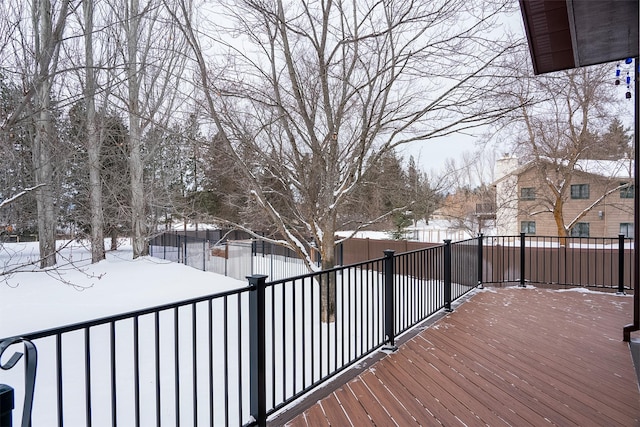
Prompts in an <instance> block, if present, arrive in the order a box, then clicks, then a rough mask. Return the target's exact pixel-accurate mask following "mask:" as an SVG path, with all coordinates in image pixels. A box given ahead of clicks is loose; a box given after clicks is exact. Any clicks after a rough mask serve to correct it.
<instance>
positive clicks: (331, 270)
mask: <svg viewBox="0 0 640 427" xmlns="http://www.w3.org/2000/svg"><path fill="white" fill-rule="evenodd" d="M383 260H384V257H380V258H374V259H370V260H367V261H360V262H355V263H353V264H347V265H338V266H335V267H333V268H329V269H327V270H320V271H312V272H309V273H305V274H300V275H298V276H292V277H287V278H285V279H279V280H273V281H268V282H267V283H266V285H267V286H272V285H279V284H282V283H288V282H293V281H297V280H304V279H308V278H310V277H315V276H321V275H323V274H331V273H335V272H338V271H344V270H347V269H350V268H358V267H363V266H365V265H369V264H375V263H379V262H382V261H383Z"/></svg>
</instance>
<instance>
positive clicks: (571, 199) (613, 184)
mask: <svg viewBox="0 0 640 427" xmlns="http://www.w3.org/2000/svg"><path fill="white" fill-rule="evenodd" d="M540 162H542V160H541V161H537V162H527V163H524V164H519V163H518V159H517V158H515V157H509V156H505V157H503V158H502V159H499V160H498V161H497V163H496V171H495V175H496V177H497V180H496V182H495V183H494V185H495V187H496V205H497V209H496V228H497V234H498V235H517V234H519V233H521V232H522V233H527V234H531V235H540V236H556V235H558V228H557V225H556V221H555V219H554V215H553V206H554V204H555V200H556V197H555V195H554V194H553V191H552V189H551V188H550V187H549V185H548V184H547V183H546V182H547V181H551V182H555V183H556V188H559V187H560V186H564V187H565V191H564V194H563V196H562V198H561V200H562V204H563V206H562V212H563V215H564V223H565V226H566V227H568V228H570V229H569V235H570V236H574V237H614V236H617V235H618V234H623V235H625V236H626V237H633V229H634V226H633V206H634V184H633V182H634V178H633V167H634V165H633V160H630V159H620V160H586V159H583V160H579V161H578V162H577V163H576V164H575V166H574V167H573V169H572V172H571V174H570V178H569V179H570V182H566V183H565V182H563V181H562V177H561V175H560V174H555V172H554V171H555V166H556V165H558V164H561V162H559V161H557V160H555V161H552V160H548V161H544V162H545V163H546V165H543V164H541V163H540ZM544 171H546V173H545V172H544ZM554 174H555V175H556V176H554ZM579 216H581V218H579V219H578V220H577V221H575V223H574V224H572V222H573V221H574V220H575V219H576V218H578V217H579Z"/></svg>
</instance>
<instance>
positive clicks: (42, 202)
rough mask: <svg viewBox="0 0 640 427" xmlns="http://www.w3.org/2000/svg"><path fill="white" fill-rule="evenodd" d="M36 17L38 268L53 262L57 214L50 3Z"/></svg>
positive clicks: (42, 1) (34, 156)
mask: <svg viewBox="0 0 640 427" xmlns="http://www.w3.org/2000/svg"><path fill="white" fill-rule="evenodd" d="M34 13H35V14H36V16H37V18H38V20H37V21H35V20H34V31H35V37H36V49H35V51H36V54H37V55H38V57H37V64H36V65H37V67H38V78H39V81H38V82H37V83H35V84H36V85H37V87H36V94H35V110H36V111H37V113H36V116H35V135H34V139H33V146H32V159H33V171H34V174H33V175H34V180H35V184H36V185H41V184H44V185H43V186H42V187H40V188H38V189H37V190H36V206H37V210H38V240H39V249H40V268H47V267H52V266H54V265H55V264H56V216H55V211H54V203H53V193H54V189H53V160H52V158H51V157H52V154H51V149H52V147H53V138H54V126H53V123H52V120H53V119H52V117H51V112H50V109H51V85H52V80H53V76H51V75H50V72H49V68H50V64H51V58H49V57H46V56H47V52H48V48H49V47H50V46H52V45H53V44H54V40H53V30H52V16H51V3H50V2H49V1H48V0H40V1H39V2H38V3H37V4H36V5H35V7H34Z"/></svg>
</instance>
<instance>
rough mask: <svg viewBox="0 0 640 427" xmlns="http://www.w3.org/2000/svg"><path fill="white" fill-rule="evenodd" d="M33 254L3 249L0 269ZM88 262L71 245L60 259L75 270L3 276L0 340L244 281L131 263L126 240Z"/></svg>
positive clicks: (27, 247)
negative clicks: (112, 249) (95, 262)
mask: <svg viewBox="0 0 640 427" xmlns="http://www.w3.org/2000/svg"><path fill="white" fill-rule="evenodd" d="M59 244H62V242H59ZM37 254H38V243H37V242H36V243H10V244H4V246H3V248H2V250H1V251H0V264H1V265H2V266H3V270H4V271H7V270H8V269H9V268H11V266H14V265H16V264H19V263H23V262H26V261H28V260H30V259H31V260H33V259H36V258H37ZM62 257H64V258H62ZM90 259H91V255H90V253H89V251H88V250H87V248H85V247H84V246H82V245H81V244H80V243H74V244H71V245H69V246H67V247H66V248H65V249H64V250H63V251H62V253H61V257H59V261H61V263H66V262H65V260H69V261H72V262H73V263H74V266H64V267H62V268H60V269H58V270H57V271H49V272H43V271H32V272H21V273H16V274H14V275H11V276H5V278H4V279H5V280H4V281H3V282H1V283H0V337H9V336H14V335H19V334H24V333H28V332H35V331H39V330H43V329H49V328H54V327H57V326H62V325H68V324H72V323H77V322H81V321H86V320H91V319H96V318H101V317H105V316H109V315H113V314H118V313H124V312H128V311H133V310H137V309H141V308H145V307H152V306H155V305H160V304H166V303H170V302H176V301H181V300H185V299H189V298H193V297H197V296H202V295H210V294H214V293H218V292H222V291H226V290H229V289H236V288H241V287H244V286H247V282H246V281H240V280H235V279H232V278H229V277H224V276H222V275H217V274H216V275H214V274H211V273H208V272H203V271H198V270H196V269H194V268H190V267H188V266H185V265H182V264H177V263H173V262H170V261H163V260H159V259H158V258H152V257H143V258H139V259H136V260H133V259H132V251H131V246H130V245H129V244H128V241H123V244H122V245H121V246H120V248H119V249H118V250H117V251H115V252H108V253H107V259H106V260H104V261H102V262H100V263H98V264H95V265H91V263H90Z"/></svg>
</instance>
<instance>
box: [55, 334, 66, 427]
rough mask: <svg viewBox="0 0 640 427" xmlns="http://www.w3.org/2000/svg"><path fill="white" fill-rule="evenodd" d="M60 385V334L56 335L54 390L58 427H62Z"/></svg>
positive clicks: (62, 412)
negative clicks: (56, 394) (55, 391)
mask: <svg viewBox="0 0 640 427" xmlns="http://www.w3.org/2000/svg"><path fill="white" fill-rule="evenodd" d="M62 383H63V381H62V334H56V390H57V393H58V427H62V426H63V425H64V404H63V400H64V398H63V390H62Z"/></svg>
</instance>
